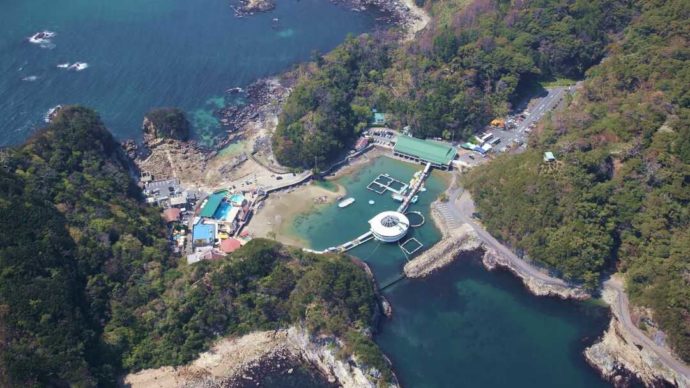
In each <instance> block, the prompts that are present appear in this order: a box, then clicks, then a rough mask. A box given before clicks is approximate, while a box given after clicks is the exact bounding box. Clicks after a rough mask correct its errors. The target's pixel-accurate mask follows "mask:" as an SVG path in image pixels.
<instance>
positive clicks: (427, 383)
mask: <svg viewBox="0 0 690 388" xmlns="http://www.w3.org/2000/svg"><path fill="white" fill-rule="evenodd" d="M419 169H421V166H413V165H409V164H405V163H402V162H398V161H395V160H392V159H388V158H381V159H378V160H377V161H376V162H375V163H374V164H372V165H370V166H368V167H366V168H364V169H362V170H361V171H359V172H358V173H356V174H353V175H351V176H348V177H345V178H343V179H340V180H338V183H340V184H342V185H344V186H345V187H346V189H347V191H348V196H354V197H355V198H356V200H357V201H356V202H355V204H353V205H352V206H350V207H347V208H345V209H339V208H337V206H334V205H328V206H325V207H322V208H320V209H318V210H317V211H315V212H313V213H310V214H307V215H303V216H302V217H300V218H299V219H298V220H297V222H296V226H295V232H296V233H297V234H298V235H299V236H300V237H302V238H304V239H306V240H307V241H308V242H309V243H310V245H311V246H312V247H313V248H317V249H323V248H326V247H328V246H331V245H335V244H336V243H339V242H343V241H345V240H347V239H348V238H352V237H356V236H358V235H359V234H361V233H363V232H364V231H365V230H366V220H368V219H369V217H371V216H373V215H374V214H376V213H377V212H379V211H382V210H389V209H393V208H395V207H396V206H397V202H393V201H392V200H391V199H390V196H388V195H386V196H380V197H379V196H377V195H376V194H374V193H371V192H369V191H368V190H366V185H367V184H368V183H369V182H370V181H371V180H372V179H374V178H375V177H376V176H377V175H378V174H379V173H382V172H388V173H389V174H391V175H392V176H394V177H398V178H406V179H409V178H410V177H411V176H412V174H413V173H414V171H416V170H419ZM427 187H428V188H429V190H428V191H427V192H426V193H422V194H420V201H419V203H418V204H417V205H415V206H414V207H413V208H412V209H411V210H419V211H422V212H423V213H424V214H425V216H428V210H429V204H430V202H431V201H433V200H434V199H435V198H436V197H437V196H438V193H440V191H441V190H442V189H443V187H444V184H443V182H442V181H441V180H440V179H439V178H438V176H432V179H431V180H430V181H428V184H427ZM369 199H374V200H376V205H375V206H370V205H368V203H367V201H368V200H369ZM413 233H414V234H413V236H415V237H417V238H418V239H419V240H420V241H422V243H424V244H425V245H426V246H427V247H428V246H430V245H431V244H433V243H434V242H436V241H438V239H439V237H440V235H439V232H438V231H437V230H436V229H435V227H434V226H433V225H432V223H431V220H429V223H427V224H426V225H425V226H424V227H422V228H420V229H419V230H415V231H414V232H413ZM350 253H351V254H354V255H355V256H358V257H360V258H362V259H364V260H366V261H367V262H368V263H369V265H370V266H371V267H372V270H373V271H374V273H375V275H376V277H377V279H378V281H379V283H381V284H385V283H387V282H388V281H390V280H391V279H395V278H396V277H397V276H398V274H399V273H400V272H401V270H402V266H403V265H404V263H405V257H404V255H403V254H402V252H401V251H400V248H398V247H397V245H396V244H379V243H374V242H369V243H367V244H365V245H363V246H360V247H358V248H357V249H355V250H353V251H351V252H350ZM477 259H478V258H477V257H473V255H466V256H465V257H463V258H462V259H460V260H459V261H458V262H457V263H456V264H454V265H452V266H450V267H449V268H446V269H444V270H443V271H441V272H439V273H436V274H434V275H432V276H430V277H428V278H426V279H422V280H403V281H402V282H400V283H397V284H395V285H394V286H392V287H390V288H388V289H387V290H386V291H385V292H384V293H385V296H386V297H387V298H388V299H389V301H390V302H391V304H392V306H393V319H392V320H390V321H386V322H384V323H383V324H382V326H381V328H380V329H381V331H380V333H379V334H378V335H377V336H376V338H375V340H376V342H377V343H378V344H379V346H381V348H382V349H383V351H384V352H385V353H386V354H387V355H388V356H389V357H390V359H391V360H392V361H393V364H394V367H395V369H396V374H397V375H398V377H399V378H400V380H401V382H402V383H403V385H404V386H406V387H461V386H465V387H600V386H607V384H606V383H605V382H604V381H602V380H601V379H600V378H599V377H598V375H597V373H596V372H595V371H594V369H592V368H590V367H589V366H588V365H587V364H586V363H585V361H584V358H583V357H582V351H583V350H584V348H585V347H586V346H588V345H589V344H591V342H592V341H593V340H594V339H596V337H597V336H599V335H600V334H601V333H602V332H603V330H604V329H605V327H606V324H607V321H608V315H607V310H606V309H604V308H602V307H598V306H595V305H593V304H591V303H577V302H564V301H561V300H558V299H554V298H539V297H535V296H533V295H531V294H529V293H528V292H527V291H526V290H525V289H524V287H523V286H522V284H521V283H520V281H519V280H518V279H516V278H515V277H513V276H512V275H511V274H509V273H507V272H501V271H496V272H488V271H486V270H485V269H484V268H483V267H482V266H481V264H480V263H479V262H478V260H477Z"/></svg>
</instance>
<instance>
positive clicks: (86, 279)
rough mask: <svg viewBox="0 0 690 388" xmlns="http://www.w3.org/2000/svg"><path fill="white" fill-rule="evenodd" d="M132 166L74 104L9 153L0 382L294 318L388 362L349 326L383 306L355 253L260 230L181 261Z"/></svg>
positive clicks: (118, 362) (101, 364)
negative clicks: (211, 258)
mask: <svg viewBox="0 0 690 388" xmlns="http://www.w3.org/2000/svg"><path fill="white" fill-rule="evenodd" d="M128 167H129V162H128V160H127V158H126V157H125V156H124V154H123V152H122V150H121V148H120V146H119V144H118V143H117V142H116V141H115V140H114V139H113V138H112V136H111V135H110V133H109V132H108V131H107V130H106V129H105V127H104V126H103V124H102V123H101V121H100V119H99V118H98V116H97V115H96V114H95V113H94V112H93V111H91V110H88V109H85V108H80V107H68V108H66V109H64V110H62V111H61V112H60V114H59V115H58V116H57V117H56V119H55V120H54V121H53V122H52V123H51V124H50V125H49V126H48V127H47V128H45V129H44V130H42V131H40V132H39V133H38V134H36V135H35V136H33V137H32V138H31V139H30V140H29V141H27V143H26V144H25V145H23V146H21V147H19V148H17V149H14V150H10V151H9V152H8V153H7V155H6V156H5V157H4V160H3V164H2V168H0V181H1V182H2V185H1V186H2V188H3V190H2V191H0V225H1V226H2V228H3V233H1V234H0V276H2V278H1V279H0V339H1V340H2V344H3V346H2V348H0V371H1V372H0V385H2V386H28V385H58V386H59V385H74V386H96V385H99V386H113V385H115V383H116V377H117V376H118V375H119V374H120V373H122V372H124V371H126V370H138V369H141V368H150V367H157V366H161V365H179V364H182V363H185V362H187V361H189V360H191V359H193V358H194V357H195V356H196V355H197V354H198V353H199V352H200V351H202V350H204V349H206V348H207V347H208V346H209V344H210V342H211V341H212V340H213V339H215V338H217V337H219V336H222V335H229V334H244V333H247V332H249V331H252V330H257V329H267V330H268V329H276V328H280V327H287V326H289V325H290V324H293V323H299V324H302V325H304V326H306V327H308V328H309V329H310V331H311V332H312V333H314V334H315V335H318V334H330V335H336V336H342V338H343V340H344V341H345V342H346V343H348V344H350V346H351V349H352V350H353V352H356V354H357V355H358V358H359V359H362V360H368V362H369V363H370V364H371V365H374V364H376V365H381V370H382V371H384V372H385V371H387V370H388V369H387V364H385V363H383V361H382V360H383V356H382V354H381V353H380V351H379V350H378V348H376V346H375V345H373V342H371V340H370V339H368V338H367V337H366V336H364V337H363V338H364V339H362V338H360V337H357V335H363V334H362V333H365V334H366V333H369V332H370V331H371V327H372V326H373V325H374V324H375V322H374V321H375V317H376V316H377V309H378V305H377V300H376V296H375V293H374V289H373V285H372V283H371V281H370V279H369V278H368V276H367V275H366V274H365V273H364V272H363V271H362V270H360V269H359V268H358V267H357V266H355V265H354V264H352V263H351V262H350V261H349V260H348V259H345V258H344V257H342V256H315V255H311V254H308V253H304V252H302V251H300V250H295V249H289V248H286V247H283V246H282V245H280V244H278V243H275V242H272V241H268V240H254V241H252V242H250V243H249V244H247V245H246V246H245V247H243V248H242V249H240V250H238V251H237V252H235V253H233V255H232V257H229V258H227V259H225V260H220V261H215V262H202V263H198V264H196V265H194V266H187V265H185V264H182V261H181V260H180V258H178V257H175V256H173V255H171V254H170V252H169V249H168V248H169V245H168V242H167V239H166V233H165V226H164V225H163V223H162V221H161V218H160V215H159V212H158V210H157V209H154V208H151V207H148V206H147V205H145V204H144V203H143V202H142V201H141V194H140V192H139V189H138V188H137V187H136V185H135V184H134V182H132V181H131V179H130V176H129V174H128ZM317 312H318V314H317ZM353 333H356V334H353ZM350 338H354V339H353V340H349V339H350ZM384 366H385V367H384ZM388 375H390V374H388Z"/></svg>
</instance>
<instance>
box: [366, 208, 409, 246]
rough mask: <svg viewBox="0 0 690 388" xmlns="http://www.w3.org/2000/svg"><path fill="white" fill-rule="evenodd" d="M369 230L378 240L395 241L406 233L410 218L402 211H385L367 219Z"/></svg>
mask: <svg viewBox="0 0 690 388" xmlns="http://www.w3.org/2000/svg"><path fill="white" fill-rule="evenodd" d="M369 225H370V227H371V232H372V233H373V234H374V237H376V238H377V239H378V240H381V241H385V242H395V241H398V240H400V239H401V238H403V237H404V236H405V234H407V231H408V230H409V228H410V220H409V219H408V218H407V216H405V215H404V214H402V213H399V212H395V211H385V212H382V213H379V214H377V215H376V216H374V218H372V219H370V220H369Z"/></svg>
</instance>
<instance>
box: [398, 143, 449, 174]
mask: <svg viewBox="0 0 690 388" xmlns="http://www.w3.org/2000/svg"><path fill="white" fill-rule="evenodd" d="M393 153H394V154H395V155H396V156H399V157H402V158H404V159H410V160H414V161H416V162H420V163H431V165H432V166H433V167H436V168H440V169H443V170H447V169H449V168H450V164H451V162H452V161H453V159H455V156H456V155H457V153H458V151H457V150H456V149H455V147H452V146H450V145H447V144H444V143H440V142H435V141H429V140H422V139H417V138H414V137H410V136H398V140H397V142H396V143H395V148H394V149H393Z"/></svg>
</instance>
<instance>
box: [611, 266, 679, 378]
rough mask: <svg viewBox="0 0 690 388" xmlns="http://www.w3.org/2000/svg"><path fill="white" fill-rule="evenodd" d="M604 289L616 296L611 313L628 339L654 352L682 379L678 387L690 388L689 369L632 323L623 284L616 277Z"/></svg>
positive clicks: (662, 362)
mask: <svg viewBox="0 0 690 388" xmlns="http://www.w3.org/2000/svg"><path fill="white" fill-rule="evenodd" d="M604 289H605V290H610V291H613V292H614V293H615V294H616V297H615V300H614V301H613V303H611V312H612V313H613V315H614V316H615V317H616V318H617V319H618V321H619V322H620V323H621V324H622V325H623V327H624V328H625V331H626V334H628V335H629V337H631V338H629V339H631V340H632V341H633V342H634V343H635V345H637V346H638V347H644V348H646V349H647V350H651V351H652V352H654V354H656V356H657V357H658V360H659V362H660V363H661V364H663V365H664V366H666V367H667V368H668V369H670V370H672V371H674V372H675V373H676V374H677V375H679V376H680V378H682V379H684V381H679V382H678V385H679V386H680V387H690V367H688V365H686V364H685V363H683V362H682V361H680V360H679V359H677V358H676V357H675V356H674V355H673V354H672V353H671V351H670V350H669V349H668V348H667V347H665V346H659V345H657V344H656V343H655V342H654V341H652V340H651V339H650V338H649V337H647V336H646V335H645V334H644V333H643V332H642V330H640V329H639V328H638V327H637V326H636V325H635V324H634V323H633V321H632V318H631V317H630V302H629V301H628V296H627V295H626V294H625V289H624V287H623V282H621V280H620V279H618V278H616V277H611V278H610V279H609V280H607V281H605V282H604Z"/></svg>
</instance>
